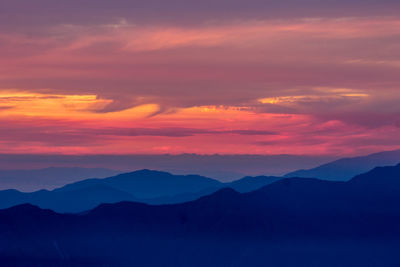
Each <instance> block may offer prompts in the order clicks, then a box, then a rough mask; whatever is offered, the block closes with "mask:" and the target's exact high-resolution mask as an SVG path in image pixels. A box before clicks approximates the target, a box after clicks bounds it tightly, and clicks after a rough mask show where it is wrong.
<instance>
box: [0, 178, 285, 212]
mask: <svg viewBox="0 0 400 267" xmlns="http://www.w3.org/2000/svg"><path fill="white" fill-rule="evenodd" d="M279 179H280V178H278V177H266V176H258V177H245V178H243V179H240V180H237V181H234V182H231V183H221V182H219V181H217V180H214V179H211V178H207V177H203V176H198V175H173V174H170V173H167V172H160V171H151V170H140V171H135V172H131V173H124V174H119V175H116V176H112V177H109V178H104V179H98V178H95V179H86V180H83V181H78V182H75V183H72V184H68V185H66V186H63V187H60V188H57V189H54V190H52V191H48V190H39V191H35V192H32V193H23V192H19V191H17V190H4V191H0V208H8V207H11V206H14V205H18V204H23V203H30V204H34V205H37V206H39V207H41V208H45V209H51V210H54V211H57V212H67V213H73V212H82V211H85V210H89V209H92V208H94V207H96V206H98V205H100V204H101V203H116V202H121V201H137V202H143V203H148V204H175V203H182V202H187V201H192V200H195V199H197V198H200V197H202V196H205V195H209V194H211V193H214V192H215V191H217V190H219V189H221V188H223V187H232V188H234V189H235V190H237V191H239V192H249V191H252V190H256V189H258V188H260V187H262V186H264V185H267V184H270V183H273V182H275V181H277V180H279Z"/></svg>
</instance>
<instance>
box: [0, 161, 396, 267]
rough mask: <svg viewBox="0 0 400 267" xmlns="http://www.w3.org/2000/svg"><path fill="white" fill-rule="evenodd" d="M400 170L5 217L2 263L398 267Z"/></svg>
mask: <svg viewBox="0 0 400 267" xmlns="http://www.w3.org/2000/svg"><path fill="white" fill-rule="evenodd" d="M399 179H400V164H399V165H397V166H391V167H379V168H375V169H373V170H371V171H369V172H367V173H364V174H361V175H358V176H356V177H354V178H353V179H352V180H350V181H348V182H334V181H323V180H318V179H313V178H309V179H307V178H287V179H283V180H279V181H276V182H274V183H272V184H270V185H267V186H264V187H262V188H260V189H258V190H255V191H251V192H248V193H239V192H237V191H235V190H233V189H231V188H224V189H221V190H218V191H216V192H215V193H213V194H211V195H208V196H204V197H201V198H199V199H197V200H194V201H190V202H186V203H181V204H173V205H148V204H144V203H136V202H120V203H116V204H101V205H99V206H98V207H96V208H95V209H93V210H90V211H87V212H84V213H80V214H58V213H55V212H53V211H51V210H42V209H40V208H38V207H35V206H32V205H29V204H24V205H20V206H16V207H12V208H9V209H5V210H0V226H1V227H0V236H1V237H2V238H1V239H0V252H1V253H0V260H1V262H2V263H4V264H8V265H17V266H18V265H24V264H26V265H29V264H30V265H31V266H32V265H41V266H54V265H57V266H71V265H74V266H99V265H102V266H133V265H135V266H328V267H329V266H399V264H400V259H399V258H398V247H399V245H400V241H399V240H400V207H399V205H398V203H400V202H399V201H400V194H398V192H399V191H400V183H399Z"/></svg>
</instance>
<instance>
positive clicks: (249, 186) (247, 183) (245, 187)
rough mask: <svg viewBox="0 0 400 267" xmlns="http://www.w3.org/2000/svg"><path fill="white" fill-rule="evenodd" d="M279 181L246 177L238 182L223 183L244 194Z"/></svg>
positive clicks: (278, 178) (279, 178) (273, 177)
mask: <svg viewBox="0 0 400 267" xmlns="http://www.w3.org/2000/svg"><path fill="white" fill-rule="evenodd" d="M281 179H282V178H281V177H275V176H255V177H253V176H246V177H243V178H241V179H239V180H236V181H233V182H230V183H225V186H226V187H230V188H232V189H234V190H236V191H238V192H240V193H246V192H250V191H254V190H257V189H259V188H261V187H263V186H266V185H269V184H272V183H274V182H276V181H278V180H281Z"/></svg>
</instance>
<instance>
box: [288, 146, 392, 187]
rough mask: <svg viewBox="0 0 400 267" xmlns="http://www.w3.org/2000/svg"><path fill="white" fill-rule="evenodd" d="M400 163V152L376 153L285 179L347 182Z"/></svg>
mask: <svg viewBox="0 0 400 267" xmlns="http://www.w3.org/2000/svg"><path fill="white" fill-rule="evenodd" d="M399 162H400V150H394V151H385V152H380V153H374V154H370V155H367V156H361V157H353V158H342V159H339V160H335V161H332V162H329V163H326V164H323V165H321V166H319V167H316V168H313V169H308V170H298V171H294V172H290V173H288V174H286V175H285V176H284V177H305V178H311V177H312V178H319V179H324V180H333V181H347V180H349V179H351V178H352V177H353V176H355V175H357V174H360V173H364V172H367V171H369V170H371V169H373V168H375V167H378V166H389V165H395V164H397V163H399Z"/></svg>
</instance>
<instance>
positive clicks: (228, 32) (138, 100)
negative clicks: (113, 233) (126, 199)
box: [0, 0, 400, 155]
mask: <svg viewBox="0 0 400 267" xmlns="http://www.w3.org/2000/svg"><path fill="white" fill-rule="evenodd" d="M399 10H400V1H398V0H346V1H345V0H336V1H333V0H326V1H318V0H281V1H268V0H247V1H238V0H229V1H228V0H213V1H211V0H205V1H188V0H186V1H184V0H170V1H165V0H146V1H139V0H133V1H128V0H113V1H110V0H69V1H54V0H35V1H32V0H3V1H1V2H0V153H9V154H10V153H12V154H15V153H17V154H18V153H21V154H31V153H33V154H43V153H44V154H46V153H47V154H48V153H50V154H52V153H55V154H164V153H169V154H180V153H197V154H214V153H218V154H296V155H300V154H306V155H360V154H365V153H371V152H376V151H381V150H392V149H396V148H400V12H399Z"/></svg>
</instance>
